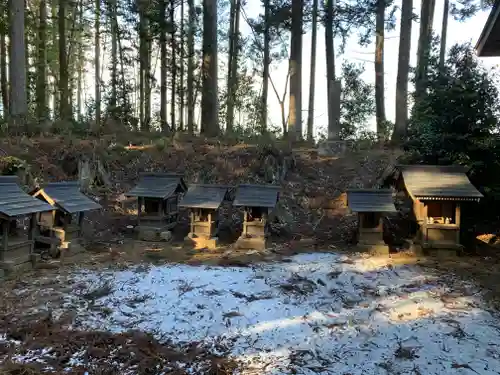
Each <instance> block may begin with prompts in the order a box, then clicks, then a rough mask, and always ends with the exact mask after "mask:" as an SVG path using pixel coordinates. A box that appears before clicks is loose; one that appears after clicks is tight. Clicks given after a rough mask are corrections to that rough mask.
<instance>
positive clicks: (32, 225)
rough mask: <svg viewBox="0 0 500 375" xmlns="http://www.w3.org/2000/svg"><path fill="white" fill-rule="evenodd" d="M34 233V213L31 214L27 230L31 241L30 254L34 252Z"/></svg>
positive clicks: (35, 224)
mask: <svg viewBox="0 0 500 375" xmlns="http://www.w3.org/2000/svg"><path fill="white" fill-rule="evenodd" d="M36 234H37V223H36V214H31V216H30V226H29V232H28V239H29V240H30V241H31V243H30V254H33V252H34V248H35V237H36Z"/></svg>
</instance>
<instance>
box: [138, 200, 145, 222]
mask: <svg viewBox="0 0 500 375" xmlns="http://www.w3.org/2000/svg"><path fill="white" fill-rule="evenodd" d="M143 203H144V197H138V198H137V225H141V215H142V205H143Z"/></svg>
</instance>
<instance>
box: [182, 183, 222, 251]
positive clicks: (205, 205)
mask: <svg viewBox="0 0 500 375" xmlns="http://www.w3.org/2000/svg"><path fill="white" fill-rule="evenodd" d="M229 198H230V197H229V186H222V185H192V186H190V187H189V189H188V191H187V193H186V194H185V196H184V198H183V199H182V201H181V203H180V205H179V206H180V207H183V208H187V209H188V210H189V218H190V230H189V234H188V236H187V237H186V240H189V241H191V242H194V245H195V247H196V248H210V249H213V248H216V247H217V232H218V226H219V213H220V212H219V211H220V210H219V209H220V207H221V205H222V203H223V202H224V201H227V200H229Z"/></svg>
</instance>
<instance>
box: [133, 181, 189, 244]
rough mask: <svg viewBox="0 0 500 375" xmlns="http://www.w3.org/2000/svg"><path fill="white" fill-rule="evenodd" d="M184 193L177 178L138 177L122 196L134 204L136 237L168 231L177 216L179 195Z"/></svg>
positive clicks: (174, 223)
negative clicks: (133, 198)
mask: <svg viewBox="0 0 500 375" xmlns="http://www.w3.org/2000/svg"><path fill="white" fill-rule="evenodd" d="M186 191H187V185H186V183H185V182H184V179H183V177H182V175H180V174H175V173H142V174H141V175H140V176H139V182H138V184H137V185H136V186H135V187H134V188H133V189H132V190H131V191H129V192H128V193H127V194H126V196H128V197H136V198H137V201H138V202H137V203H138V204H137V227H138V228H137V230H138V232H139V237H142V236H141V233H143V232H144V233H146V232H150V231H153V232H155V233H156V234H157V236H159V235H160V233H161V232H163V231H167V230H169V229H172V228H173V227H174V226H175V225H176V224H177V220H178V216H179V207H178V206H179V199H180V195H181V194H182V193H184V192H186ZM143 239H146V238H143ZM148 239H149V238H148Z"/></svg>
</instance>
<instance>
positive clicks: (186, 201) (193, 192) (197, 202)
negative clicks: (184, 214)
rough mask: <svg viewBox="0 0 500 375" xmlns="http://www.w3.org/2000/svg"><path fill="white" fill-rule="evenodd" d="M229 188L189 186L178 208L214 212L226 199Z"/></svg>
mask: <svg viewBox="0 0 500 375" xmlns="http://www.w3.org/2000/svg"><path fill="white" fill-rule="evenodd" d="M229 188H230V187H229V186H225V185H203V184H200V185H191V186H189V189H188V191H187V192H186V194H185V195H184V197H183V198H182V201H181V202H180V203H179V207H185V208H208V209H211V210H216V209H218V208H219V207H220V205H221V204H222V202H223V201H224V200H225V199H228V190H229Z"/></svg>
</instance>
